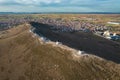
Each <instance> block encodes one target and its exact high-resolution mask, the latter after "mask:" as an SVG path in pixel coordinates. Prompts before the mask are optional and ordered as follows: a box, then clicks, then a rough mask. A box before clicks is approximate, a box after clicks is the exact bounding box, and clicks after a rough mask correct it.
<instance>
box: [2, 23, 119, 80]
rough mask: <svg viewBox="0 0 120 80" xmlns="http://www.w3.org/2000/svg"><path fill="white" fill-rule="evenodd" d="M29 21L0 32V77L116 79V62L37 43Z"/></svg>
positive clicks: (23, 79) (15, 79)
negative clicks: (77, 54)
mask: <svg viewBox="0 0 120 80" xmlns="http://www.w3.org/2000/svg"><path fill="white" fill-rule="evenodd" d="M29 30H30V25H29V24H23V25H19V26H17V27H15V28H12V29H9V30H6V31H2V32H0V80H119V79H120V65H119V64H116V63H114V62H110V61H107V60H104V59H101V58H99V57H95V56H92V55H80V56H79V57H76V56H74V54H75V53H72V52H71V51H69V50H64V49H61V48H59V47H55V46H52V45H50V44H44V43H43V44H41V43H40V41H39V38H38V37H36V36H34V34H33V33H31V32H30V31H29Z"/></svg>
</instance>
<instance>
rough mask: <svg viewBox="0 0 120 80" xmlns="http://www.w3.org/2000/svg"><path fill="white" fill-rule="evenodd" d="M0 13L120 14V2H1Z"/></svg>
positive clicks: (109, 0) (76, 0)
mask: <svg viewBox="0 0 120 80" xmlns="http://www.w3.org/2000/svg"><path fill="white" fill-rule="evenodd" d="M0 12H120V0H0Z"/></svg>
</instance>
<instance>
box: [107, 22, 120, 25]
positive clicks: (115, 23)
mask: <svg viewBox="0 0 120 80" xmlns="http://www.w3.org/2000/svg"><path fill="white" fill-rule="evenodd" d="M107 23H108V24H114V25H120V23H117V22H107Z"/></svg>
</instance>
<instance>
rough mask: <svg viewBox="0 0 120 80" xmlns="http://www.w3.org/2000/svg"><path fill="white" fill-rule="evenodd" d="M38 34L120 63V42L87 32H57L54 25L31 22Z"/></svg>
mask: <svg viewBox="0 0 120 80" xmlns="http://www.w3.org/2000/svg"><path fill="white" fill-rule="evenodd" d="M30 24H31V25H32V26H33V27H34V28H35V30H34V32H35V33H37V34H38V35H40V34H42V35H43V36H45V37H47V38H49V39H50V40H52V41H59V42H62V43H63V44H64V45H67V46H69V47H72V48H75V49H78V50H83V51H85V52H87V53H88V54H94V55H96V56H99V57H102V58H104V59H107V60H111V61H114V62H116V63H120V44H117V43H115V42H113V41H110V40H107V39H104V38H101V37H98V36H96V35H93V34H92V33H85V32H82V31H81V32H80V31H79V32H74V33H71V32H58V33H57V32H55V31H53V30H52V29H51V27H52V26H49V25H47V24H42V23H36V22H30Z"/></svg>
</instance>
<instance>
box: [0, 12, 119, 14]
mask: <svg viewBox="0 0 120 80" xmlns="http://www.w3.org/2000/svg"><path fill="white" fill-rule="evenodd" d="M0 14H120V12H0Z"/></svg>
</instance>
